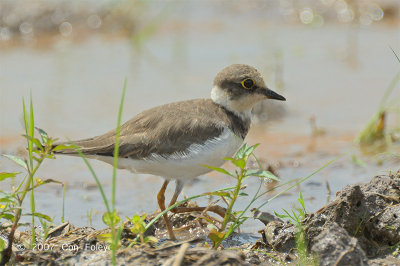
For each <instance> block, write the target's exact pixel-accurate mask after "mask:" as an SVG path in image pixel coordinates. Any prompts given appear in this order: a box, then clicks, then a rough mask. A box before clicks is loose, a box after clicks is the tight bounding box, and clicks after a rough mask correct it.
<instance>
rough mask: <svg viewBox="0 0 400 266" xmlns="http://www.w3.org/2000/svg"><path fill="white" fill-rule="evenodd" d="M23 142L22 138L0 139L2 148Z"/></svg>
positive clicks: (9, 137)
mask: <svg viewBox="0 0 400 266" xmlns="http://www.w3.org/2000/svg"><path fill="white" fill-rule="evenodd" d="M20 140H21V136H8V137H0V146H3V147H4V146H5V145H11V144H14V143H16V142H18V141H20Z"/></svg>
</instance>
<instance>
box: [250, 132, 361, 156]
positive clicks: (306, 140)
mask: <svg viewBox="0 0 400 266" xmlns="http://www.w3.org/2000/svg"><path fill="white" fill-rule="evenodd" d="M248 138H249V139H251V142H252V143H261V144H262V145H260V146H259V147H258V148H257V154H259V155H262V157H263V158H266V159H268V158H273V159H274V160H280V159H283V158H287V157H288V156H290V157H296V156H304V155H307V154H311V153H319V154H321V153H323V154H326V155H338V154H340V153H341V152H343V150H345V149H348V148H350V147H351V145H352V141H353V140H354V135H353V134H337V135H334V134H324V135H321V136H312V135H296V134H293V132H279V133H269V132H258V131H251V132H250V134H249V137H248Z"/></svg>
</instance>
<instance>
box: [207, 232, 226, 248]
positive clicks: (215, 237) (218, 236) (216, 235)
mask: <svg viewBox="0 0 400 266" xmlns="http://www.w3.org/2000/svg"><path fill="white" fill-rule="evenodd" d="M224 236H225V232H218V231H217V230H215V229H212V230H211V231H210V233H209V234H208V238H210V239H211V241H212V242H213V247H216V245H217V243H220V242H221V241H222V240H223V239H224Z"/></svg>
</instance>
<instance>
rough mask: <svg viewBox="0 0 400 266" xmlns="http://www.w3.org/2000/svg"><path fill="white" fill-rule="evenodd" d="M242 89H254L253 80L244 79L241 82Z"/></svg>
mask: <svg viewBox="0 0 400 266" xmlns="http://www.w3.org/2000/svg"><path fill="white" fill-rule="evenodd" d="M241 84H242V86H243V88H245V89H246V90H251V89H252V88H253V87H254V80H252V79H244V80H243V81H242V82H241Z"/></svg>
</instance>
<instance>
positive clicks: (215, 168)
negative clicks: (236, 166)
mask: <svg viewBox="0 0 400 266" xmlns="http://www.w3.org/2000/svg"><path fill="white" fill-rule="evenodd" d="M202 166H204V167H207V168H209V169H211V170H214V171H217V172H220V173H223V174H225V175H229V176H232V177H234V175H233V174H231V173H229V172H228V171H226V170H225V169H223V168H220V167H214V166H210V165H205V164H202Z"/></svg>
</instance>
